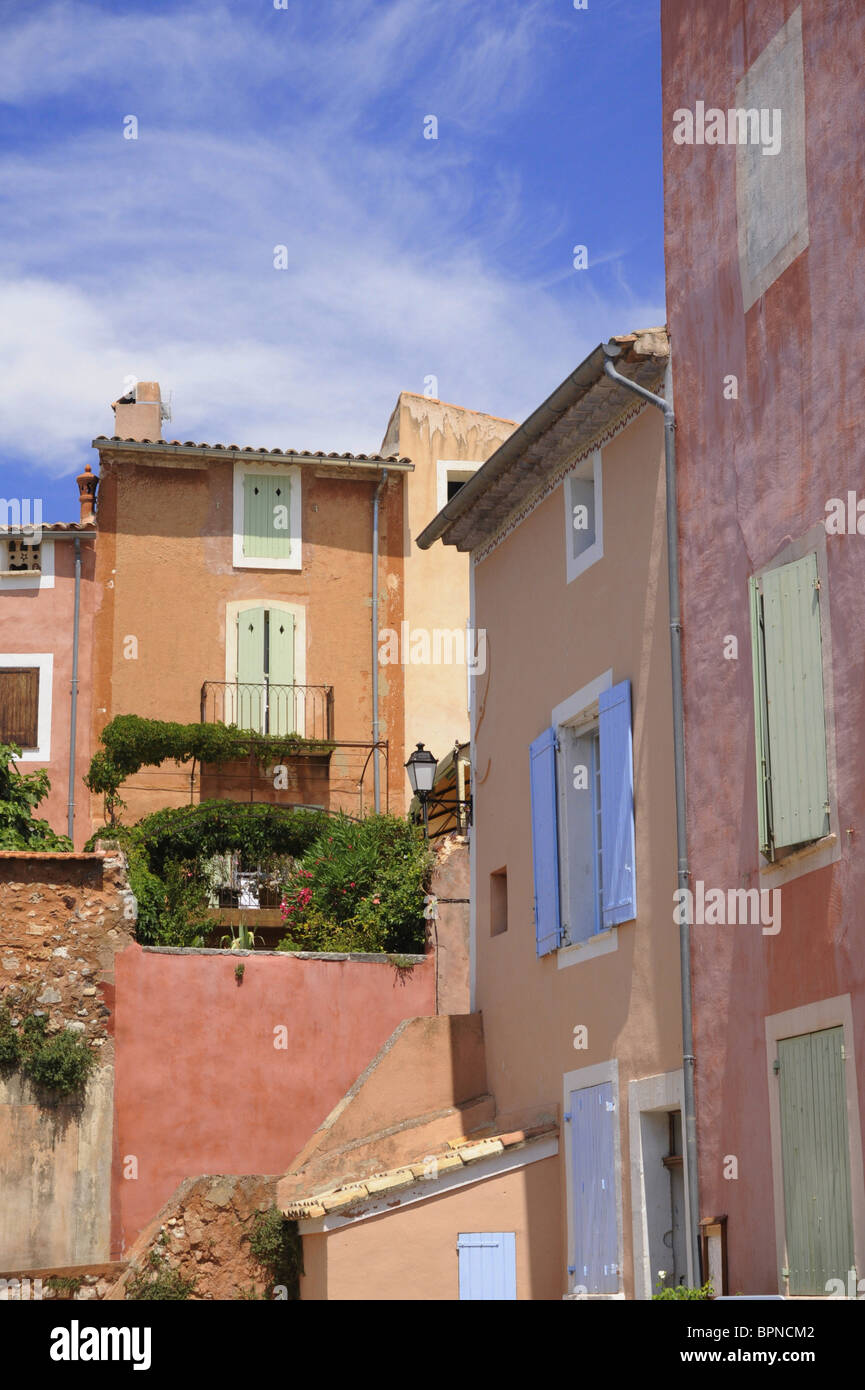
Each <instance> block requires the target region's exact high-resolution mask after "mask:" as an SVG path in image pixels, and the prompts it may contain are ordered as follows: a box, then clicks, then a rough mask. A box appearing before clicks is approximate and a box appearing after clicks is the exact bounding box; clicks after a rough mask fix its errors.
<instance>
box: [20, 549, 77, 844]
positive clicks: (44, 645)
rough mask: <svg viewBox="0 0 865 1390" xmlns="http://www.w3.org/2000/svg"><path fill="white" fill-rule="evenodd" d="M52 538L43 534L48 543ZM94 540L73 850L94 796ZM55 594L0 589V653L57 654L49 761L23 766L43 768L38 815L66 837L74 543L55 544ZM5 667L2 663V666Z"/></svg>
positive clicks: (31, 769) (23, 765) (51, 591)
mask: <svg viewBox="0 0 865 1390" xmlns="http://www.w3.org/2000/svg"><path fill="white" fill-rule="evenodd" d="M50 536H51V533H50V532H45V533H44V539H45V540H48V539H50ZM94 544H95V543H94V540H93V539H84V540H82V541H81V607H80V635H79V643H78V663H79V672H78V674H79V686H78V714H77V739H76V753H75V772H76V776H75V803H76V804H75V836H74V840H75V848H76V849H80V848H81V847H82V845H83V843H84V841H85V840H86V838H87V836H88V835H89V834H90V806H89V801H90V793H89V792H88V791H87V789H86V787H85V786H84V785H83V783H82V781H81V778H82V777H83V776H84V774H85V772H86V771H87V768H88V767H89V765H90V738H91V682H90V666H91V636H92V614H93V602H94V585H93V576H94V555H93V551H94ZM53 546H54V575H55V577H54V588H53V589H45V588H42V589H17V590H11V589H2V588H0V652H25V653H26V652H33V653H46V652H53V654H54V677H53V682H52V701H51V757H50V759H49V760H48V761H47V762H30V761H27V762H22V763H21V764H20V770H21V771H22V772H34V771H36V770H37V769H40V768H41V769H44V770H45V771H46V772H47V773H48V777H49V779H50V782H51V791H50V792H49V794H48V796H47V797H46V799H45V800H44V801H43V802H42V804H41V805H40V806H39V807H38V809H37V810H36V815H37V816H39V817H40V818H41V819H42V820H47V821H48V823H49V824H50V825H51V827H52V829H53V830H56V831H57V832H58V833H59V834H61V835H65V834H66V831H67V807H68V802H69V785H68V783H69V717H70V699H71V689H72V623H73V613H74V603H75V542H74V541H71V540H62V541H57V540H55V541H53ZM0 664H2V662H0Z"/></svg>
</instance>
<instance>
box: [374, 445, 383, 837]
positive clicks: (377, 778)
mask: <svg viewBox="0 0 865 1390" xmlns="http://www.w3.org/2000/svg"><path fill="white" fill-rule="evenodd" d="M386 482H387V469H386V468H383V469H382V472H381V477H380V478H379V481H378V487H377V488H376V490H375V492H374V493H373V498H372V605H371V606H372V741H373V744H376V743H378V735H379V726H378V530H379V526H378V522H379V501H380V498H381V494H382V491H383V489H384V485H385V483H386ZM372 786H373V807H374V809H375V811H376V814H378V812H379V811H380V810H381V774H380V771H379V765H378V749H377V748H375V747H374V748H373V750H372Z"/></svg>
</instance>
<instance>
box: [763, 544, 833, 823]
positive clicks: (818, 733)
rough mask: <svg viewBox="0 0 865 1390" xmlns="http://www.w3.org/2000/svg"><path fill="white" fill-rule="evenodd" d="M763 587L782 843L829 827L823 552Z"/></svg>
mask: <svg viewBox="0 0 865 1390" xmlns="http://www.w3.org/2000/svg"><path fill="white" fill-rule="evenodd" d="M760 584H761V588H762V592H763V637H764V644H765V662H766V713H767V718H768V722H769V766H770V785H771V798H772V836H773V843H774V845H775V847H776V848H778V847H780V846H782V845H799V844H805V843H807V842H808V841H810V840H818V839H819V838H820V837H821V836H822V835H828V833H829V780H828V774H827V768H826V719H825V714H824V709H823V653H822V644H821V638H820V590H819V588H818V587H817V556H816V555H815V554H814V553H813V552H812V553H811V554H809V555H805V556H803V558H802V559H801V560H795V561H794V562H793V563H792V564H790V565H781V566H780V567H779V568H778V569H775V570H769V571H768V572H767V573H766V574H764V575H763V576H762V578H761V581H760Z"/></svg>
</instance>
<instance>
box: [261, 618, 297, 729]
mask: <svg viewBox="0 0 865 1390" xmlns="http://www.w3.org/2000/svg"><path fill="white" fill-rule="evenodd" d="M268 629H269V630H268V638H269V645H268V681H269V691H268V696H269V700H268V707H269V721H268V727H269V731H270V733H272V734H294V733H301V734H302V733H303V732H304V730H303V729H301V728H298V720H299V719H300V717H301V715H302V711H300V712H298V711H296V710H295V689H294V617H293V615H292V614H291V613H280V612H279V611H278V610H277V609H275V608H271V609H270V610H269V624H268Z"/></svg>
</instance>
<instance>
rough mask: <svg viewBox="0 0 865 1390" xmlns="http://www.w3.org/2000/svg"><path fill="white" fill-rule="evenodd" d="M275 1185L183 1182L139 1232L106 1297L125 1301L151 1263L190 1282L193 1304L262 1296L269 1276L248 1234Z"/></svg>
mask: <svg viewBox="0 0 865 1390" xmlns="http://www.w3.org/2000/svg"><path fill="white" fill-rule="evenodd" d="M276 1181H277V1180H276V1178H275V1177H203V1178H189V1179H187V1181H186V1182H183V1183H181V1184H180V1186H179V1187H178V1188H177V1190H176V1191H175V1192H174V1193H173V1194H172V1196H171V1197H170V1198H169V1200H168V1201H167V1202H166V1203H165V1205H164V1206H163V1207H162V1209H161V1211H160V1212H159V1213H158V1214H157V1216H156V1217H155V1218H154V1219H153V1220H152V1221H150V1222H148V1224H147V1226H145V1227H144V1229H143V1230H142V1231H141V1234H140V1235H139V1236H138V1239H137V1240H136V1241H135V1243H134V1245H133V1246H132V1248H131V1250H130V1251H129V1254H128V1256H127V1257H126V1258H127V1260H128V1264H127V1268H126V1270H125V1272H124V1273H123V1274H122V1275H121V1277H120V1279H119V1280H118V1281H117V1282H116V1284H115V1285H114V1287H113V1288H112V1289H111V1290H110V1291H109V1292H108V1293H107V1294H106V1297H107V1298H108V1299H109V1300H121V1299H125V1298H126V1297H127V1294H128V1289H129V1284H130V1282H131V1281H133V1280H135V1278H136V1277H138V1276H142V1275H144V1276H146V1275H147V1273H148V1272H149V1271H150V1270H151V1269H154V1264H153V1260H154V1259H155V1260H156V1261H158V1267H159V1268H160V1269H161V1270H163V1271H166V1270H175V1271H177V1272H178V1273H179V1274H180V1276H181V1278H183V1279H184V1280H187V1281H190V1280H192V1281H194V1288H193V1290H192V1292H191V1293H190V1295H189V1297H190V1298H191V1299H193V1300H211V1299H219V1300H232V1301H234V1300H239V1299H248V1298H259V1299H260V1298H264V1297H265V1296H266V1290H267V1286H268V1284H269V1283H270V1281H271V1275H270V1273H269V1272H268V1271H267V1270H266V1269H263V1268H262V1267H261V1266H260V1265H259V1264H257V1262H256V1261H255V1260H254V1258H253V1256H252V1253H251V1251H250V1248H249V1236H250V1233H251V1231H252V1228H253V1226H254V1224H255V1220H256V1217H257V1216H258V1215H259V1214H260V1213H263V1212H266V1211H267V1210H268V1208H270V1207H272V1206H273V1205H274V1202H275V1198H276ZM277 1296H279V1295H277Z"/></svg>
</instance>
